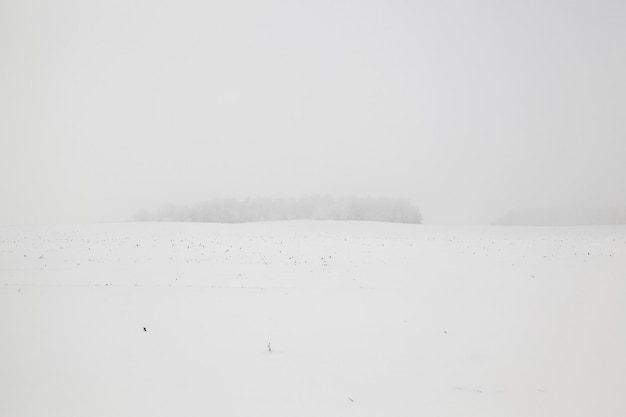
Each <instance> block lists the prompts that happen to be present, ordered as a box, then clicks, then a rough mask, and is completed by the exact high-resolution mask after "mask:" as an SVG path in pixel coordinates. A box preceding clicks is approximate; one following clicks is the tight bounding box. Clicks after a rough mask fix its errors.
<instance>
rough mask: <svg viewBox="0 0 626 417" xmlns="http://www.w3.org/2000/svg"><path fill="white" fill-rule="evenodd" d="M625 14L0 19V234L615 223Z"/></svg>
mask: <svg viewBox="0 0 626 417" xmlns="http://www.w3.org/2000/svg"><path fill="white" fill-rule="evenodd" d="M625 21H626V2H624V1H621V0H616V1H564V0H562V1H534V0H533V1H525V2H500V1H474V2H467V1H461V0H455V1H447V2H441V1H409V2H406V1H377V2H374V1H361V2H356V1H311V2H286V1H263V2H256V1H228V2H227V1H223V2H217V1H216V2H205V1H196V2H194V1H171V2H158V1H135V2H128V1H102V2H99V1H88V2H85V1H61V0H58V1H54V2H49V1H2V2H0V60H1V65H0V111H1V114H2V117H1V119H0V196H1V199H2V200H1V201H2V204H0V223H2V224H11V223H40V222H44V223H45V222H100V221H120V220H127V219H129V218H130V217H131V216H132V215H133V213H135V212H136V211H137V210H139V209H141V208H148V209H154V208H156V207H158V206H160V205H162V204H166V203H172V204H181V205H184V204H193V203H196V202H199V201H203V200H207V199H213V198H257V197H277V198H289V197H301V196H307V195H332V196H360V197H384V198H401V199H408V200H410V201H411V202H412V203H413V204H415V205H417V207H419V209H420V211H421V213H422V215H423V221H424V223H451V224H459V223H467V224H486V223H490V222H492V221H494V220H496V219H497V218H499V217H501V216H504V215H506V214H507V213H508V212H510V211H515V210H523V209H526V208H529V207H530V208H535V207H539V208H546V209H550V210H554V209H555V208H556V209H558V208H559V207H582V208H585V209H588V208H602V209H605V208H615V207H626V192H625V191H626V163H624V161H625V160H626V123H625V122H624V115H626V77H624V74H626V25H624V22H625Z"/></svg>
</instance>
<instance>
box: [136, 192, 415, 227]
mask: <svg viewBox="0 0 626 417" xmlns="http://www.w3.org/2000/svg"><path fill="white" fill-rule="evenodd" d="M305 219H307V220H361V221H377V222H392V223H421V222H422V215H421V214H420V211H419V210H418V208H417V207H415V206H413V205H412V204H411V202H410V201H408V200H404V199H389V198H356V197H354V198H332V197H305V198H297V199H295V198H292V199H275V198H256V199H245V200H237V199H220V200H209V201H205V202H202V203H198V204H195V205H193V206H176V205H173V204H169V205H165V206H162V207H161V208H159V209H158V210H156V211H154V212H151V211H149V210H146V209H143V210H140V211H139V212H137V213H136V214H135V215H134V216H133V221H144V222H207V223H245V222H259V221H277V220H305Z"/></svg>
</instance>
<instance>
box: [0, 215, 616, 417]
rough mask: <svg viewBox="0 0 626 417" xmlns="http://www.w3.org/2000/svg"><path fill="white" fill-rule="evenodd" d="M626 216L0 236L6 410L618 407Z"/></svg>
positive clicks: (375, 412)
mask: <svg viewBox="0 0 626 417" xmlns="http://www.w3.org/2000/svg"><path fill="white" fill-rule="evenodd" d="M625 277H626V227H624V226H598V227H567V228H565V227H564V228H529V227H526V228H524V227H518V228H515V227H484V228H478V227H475V228H469V227H442V226H420V225H400V224H382V223H362V222H307V221H298V222H276V223H255V224H240V225H223V224H198V223H196V224H174V223H158V224H151V223H141V224H100V225H77V226H49V227H44V226H38V227H4V228H1V229H0V334H1V335H2V336H1V338H2V339H1V343H0V415H1V416H21V417H30V416H33V417H34V416H49V417H53V416H64V417H66V416H133V417H137V416H199V415H213V416H242V417H243V416H272V417H281V416H285V417H287V416H289V417H291V416H312V417H313V416H316V417H318V416H372V417H374V416H396V417H402V416H407V417H408V416H420V415H421V416H481V417H485V416H498V417H500V416H567V417H575V416H581V417H583V416H585V417H587V416H623V415H626V400H625V399H624V398H625V396H624V393H625V392H626V378H624V376H625V375H626V355H625V354H624V352H626V337H625V333H624V329H625V328H626V323H625V322H624V320H625V318H626V281H625Z"/></svg>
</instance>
